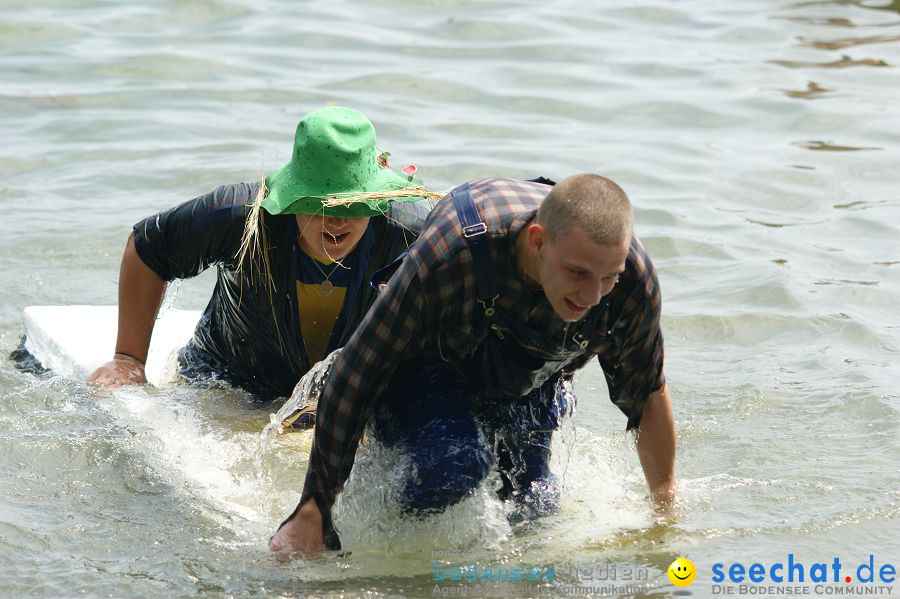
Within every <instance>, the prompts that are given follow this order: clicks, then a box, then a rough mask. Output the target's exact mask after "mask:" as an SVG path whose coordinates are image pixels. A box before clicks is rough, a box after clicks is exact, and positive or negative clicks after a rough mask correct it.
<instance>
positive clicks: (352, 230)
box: [294, 214, 369, 260]
mask: <svg viewBox="0 0 900 599" xmlns="http://www.w3.org/2000/svg"><path fill="white" fill-rule="evenodd" d="M294 216H295V217H296V219H297V229H298V230H299V231H300V247H302V248H303V251H304V252H306V253H307V254H309V255H310V256H318V257H320V258H330V259H331V260H340V259H341V258H343V257H344V256H346V255H347V254H349V253H350V252H351V251H353V248H355V247H356V244H357V243H359V240H360V239H362V236H363V234H364V233H365V232H366V227H368V226H369V218H368V217H364V218H338V217H336V216H320V215H318V214H296V215H294Z"/></svg>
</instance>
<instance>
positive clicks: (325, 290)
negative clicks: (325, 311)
mask: <svg viewBox="0 0 900 599" xmlns="http://www.w3.org/2000/svg"><path fill="white" fill-rule="evenodd" d="M333 292H334V285H332V284H331V281H329V280H327V279H326V280H324V281H322V282H321V283H319V295H321V296H322V297H328V296H329V295H331V294H332V293H333Z"/></svg>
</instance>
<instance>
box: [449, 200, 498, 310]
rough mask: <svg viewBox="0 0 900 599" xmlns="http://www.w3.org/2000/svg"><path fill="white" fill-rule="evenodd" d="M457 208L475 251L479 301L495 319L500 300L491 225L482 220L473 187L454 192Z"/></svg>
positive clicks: (465, 236) (466, 235) (457, 213)
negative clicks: (490, 232)
mask: <svg viewBox="0 0 900 599" xmlns="http://www.w3.org/2000/svg"><path fill="white" fill-rule="evenodd" d="M452 198H453V205H454V206H455V207H456V215H457V217H458V218H459V222H460V224H461V225H462V231H463V237H464V238H465V240H466V243H467V244H468V246H469V249H470V250H471V251H472V260H473V262H474V263H475V292H476V294H477V295H478V301H479V302H480V303H481V304H482V305H483V306H484V308H485V314H487V315H488V316H493V314H494V308H493V306H494V302H495V301H496V300H497V297H498V295H497V284H496V282H495V281H494V269H493V268H491V237H490V235H488V228H487V224H485V222H484V221H483V220H481V216H480V215H479V214H478V210H477V209H476V208H475V202H473V201H472V194H471V193H470V192H469V186H468V185H463V186H462V187H457V188H456V189H455V190H453V194H452Z"/></svg>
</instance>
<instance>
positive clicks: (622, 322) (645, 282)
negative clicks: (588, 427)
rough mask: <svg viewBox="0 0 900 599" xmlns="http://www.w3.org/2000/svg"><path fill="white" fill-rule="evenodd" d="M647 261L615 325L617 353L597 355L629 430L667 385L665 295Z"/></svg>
mask: <svg viewBox="0 0 900 599" xmlns="http://www.w3.org/2000/svg"><path fill="white" fill-rule="evenodd" d="M645 259H646V263H645V265H644V267H643V268H642V269H641V270H640V271H639V272H638V274H637V275H635V279H636V282H635V284H634V285H633V286H632V287H631V289H630V291H628V292H627V297H626V298H625V301H624V308H623V315H622V317H621V318H620V319H619V322H618V323H617V325H616V330H615V333H614V334H615V336H616V351H615V352H611V353H610V354H601V355H600V356H598V359H599V361H600V366H601V367H602V368H603V373H604V375H605V376H606V384H607V386H608V388H609V398H610V400H611V401H612V402H613V403H614V404H615V405H616V406H617V407H618V408H619V409H620V410H622V412H623V413H624V414H625V415H626V416H627V417H628V424H627V430H632V429H634V428H636V427H637V426H638V425H639V424H640V421H641V414H642V413H643V411H644V405H646V403H647V398H648V397H649V396H650V394H651V393H653V392H654V391H657V390H658V389H660V388H661V387H662V386H663V384H664V383H665V375H664V373H663V358H664V348H663V335H662V330H661V329H660V325H659V320H660V313H661V308H662V296H661V294H660V289H659V280H658V279H657V277H656V272H655V270H654V269H653V265H652V263H650V261H649V258H645Z"/></svg>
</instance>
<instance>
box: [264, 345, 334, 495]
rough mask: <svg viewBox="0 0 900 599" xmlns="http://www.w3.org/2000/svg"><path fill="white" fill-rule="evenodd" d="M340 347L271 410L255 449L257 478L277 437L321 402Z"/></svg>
mask: <svg viewBox="0 0 900 599" xmlns="http://www.w3.org/2000/svg"><path fill="white" fill-rule="evenodd" d="M338 352H340V350H339V349H336V350H334V351H333V352H331V353H330V354H328V355H327V356H326V357H325V358H324V359H323V360H322V361H320V362H317V363H316V364H314V365H313V367H312V368H310V370H309V372H307V373H306V374H305V375H303V378H301V379H300V381H299V382H298V383H297V385H296V386H295V387H294V391H293V393H291V396H290V398H288V400H287V401H286V402H285V403H284V405H282V406H281V408H279V409H278V411H277V412H275V413H274V414H269V423H268V424H267V425H266V426H265V427H264V428H263V430H262V432H261V433H260V434H259V447H258V449H257V450H256V457H255V460H254V461H255V464H256V472H257V478H258V479H262V478H263V475H262V473H263V462H262V460H263V456H264V455H265V453H266V452H267V451H269V449H271V447H272V445H273V443H274V442H275V438H276V437H277V436H278V435H280V434H281V433H283V432H284V430H285V428H286V427H290V426H291V425H292V424H293V423H294V422H295V421H296V420H297V419H298V418H299V417H300V416H302V415H304V414H310V413H311V414H315V412H316V406H318V405H319V397H320V396H321V394H322V391H323V390H324V389H325V381H326V379H327V378H328V373H329V372H330V371H331V365H332V364H334V361H335V360H336V359H337V356H338Z"/></svg>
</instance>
